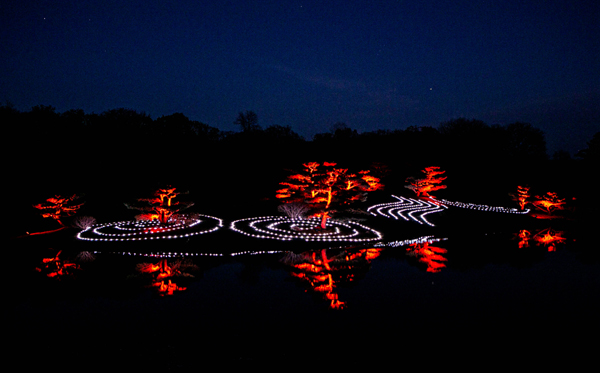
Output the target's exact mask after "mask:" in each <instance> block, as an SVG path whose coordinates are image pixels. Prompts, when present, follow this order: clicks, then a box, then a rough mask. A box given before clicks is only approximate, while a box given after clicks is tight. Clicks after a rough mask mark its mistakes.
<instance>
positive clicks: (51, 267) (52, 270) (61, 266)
mask: <svg viewBox="0 0 600 373" xmlns="http://www.w3.org/2000/svg"><path fill="white" fill-rule="evenodd" d="M61 253H62V250H61V251H59V252H58V253H57V254H56V256H54V257H53V258H43V259H42V264H43V265H42V266H40V267H37V268H36V269H35V270H36V271H37V272H44V273H45V274H46V276H47V277H54V278H58V279H60V278H61V277H63V276H71V275H73V274H74V271H76V270H79V269H81V268H80V267H79V265H78V264H76V263H72V262H69V261H66V260H62V259H60V258H59V255H60V254H61Z"/></svg>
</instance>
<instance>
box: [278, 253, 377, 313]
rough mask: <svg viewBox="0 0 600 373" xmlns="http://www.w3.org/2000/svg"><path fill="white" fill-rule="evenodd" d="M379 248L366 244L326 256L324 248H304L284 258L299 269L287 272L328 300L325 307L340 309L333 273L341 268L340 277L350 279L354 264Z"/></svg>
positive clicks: (287, 262) (341, 304)
mask: <svg viewBox="0 0 600 373" xmlns="http://www.w3.org/2000/svg"><path fill="white" fill-rule="evenodd" d="M380 252H381V249H379V248H368V249H360V250H357V251H352V252H346V251H344V252H342V253H340V254H338V255H335V256H333V257H328V256H327V253H328V251H327V250H325V249H323V250H321V251H311V252H305V253H302V254H299V255H296V254H294V255H293V256H292V257H293V258H292V259H289V260H285V261H284V262H285V263H286V264H288V265H290V266H292V267H293V268H294V269H296V270H298V271H300V272H296V271H295V272H291V275H292V276H294V277H296V278H299V279H301V280H304V281H306V282H307V283H308V284H309V285H310V287H311V289H312V290H313V291H315V292H318V293H322V294H323V297H324V298H325V299H327V300H329V301H330V302H329V307H330V308H333V309H342V308H344V307H345V302H342V301H340V300H339V297H338V294H337V293H336V292H335V291H334V290H335V287H336V285H335V283H336V280H334V277H333V274H334V273H339V271H341V270H343V273H344V275H343V277H342V279H343V280H344V281H353V279H354V274H353V273H352V271H353V270H355V266H356V265H359V267H362V266H360V264H364V263H369V262H370V261H371V260H373V259H374V258H376V257H377V256H379V254H380Z"/></svg>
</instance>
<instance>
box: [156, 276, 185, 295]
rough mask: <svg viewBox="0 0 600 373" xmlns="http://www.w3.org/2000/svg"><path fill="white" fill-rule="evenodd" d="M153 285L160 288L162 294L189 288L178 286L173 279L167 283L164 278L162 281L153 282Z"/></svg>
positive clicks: (170, 293)
mask: <svg viewBox="0 0 600 373" xmlns="http://www.w3.org/2000/svg"><path fill="white" fill-rule="evenodd" d="M152 286H155V287H157V288H158V292H159V294H160V295H161V296H162V295H173V292H175V291H182V290H186V289H187V288H184V287H180V286H177V284H174V283H172V282H171V280H169V281H168V283H166V284H165V281H164V280H163V281H161V282H155V283H153V284H152Z"/></svg>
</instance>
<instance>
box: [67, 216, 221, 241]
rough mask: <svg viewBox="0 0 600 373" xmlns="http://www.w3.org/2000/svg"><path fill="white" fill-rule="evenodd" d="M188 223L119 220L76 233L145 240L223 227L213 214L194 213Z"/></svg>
mask: <svg viewBox="0 0 600 373" xmlns="http://www.w3.org/2000/svg"><path fill="white" fill-rule="evenodd" d="M187 219H188V221H191V222H190V223H187V224H184V223H182V222H180V221H176V222H172V223H167V224H161V223H160V222H158V221H157V220H140V221H119V222H113V223H106V224H97V225H94V226H92V227H90V228H86V229H84V230H83V231H81V232H79V233H78V234H77V238H78V239H80V240H85V241H119V242H121V241H146V240H163V239H177V238H186V237H192V236H197V235H200V234H205V233H210V232H214V231H216V230H217V229H219V228H221V227H223V221H222V220H221V219H219V218H215V217H213V216H208V215H201V214H194V215H193V216H189V217H188V218H187Z"/></svg>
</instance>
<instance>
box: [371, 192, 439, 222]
mask: <svg viewBox="0 0 600 373" xmlns="http://www.w3.org/2000/svg"><path fill="white" fill-rule="evenodd" d="M392 197H394V198H396V199H398V200H399V202H390V203H380V204H377V205H374V206H371V207H369V208H368V209H367V211H368V212H370V213H371V214H373V215H376V216H377V215H379V216H383V217H386V218H393V219H396V220H398V218H401V219H404V220H405V221H414V222H417V223H419V224H427V225H430V226H432V227H433V226H434V225H433V224H432V223H431V222H430V221H429V220H427V218H426V216H427V215H429V214H433V213H436V212H442V211H444V210H445V209H446V206H444V205H442V204H440V203H434V202H433V201H431V202H430V201H425V200H417V199H413V198H405V197H398V196H394V195H392Z"/></svg>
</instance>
